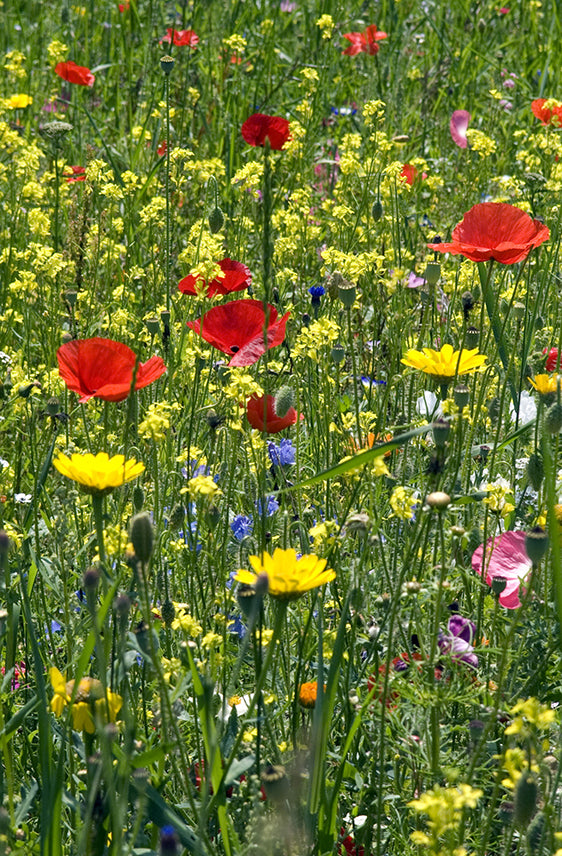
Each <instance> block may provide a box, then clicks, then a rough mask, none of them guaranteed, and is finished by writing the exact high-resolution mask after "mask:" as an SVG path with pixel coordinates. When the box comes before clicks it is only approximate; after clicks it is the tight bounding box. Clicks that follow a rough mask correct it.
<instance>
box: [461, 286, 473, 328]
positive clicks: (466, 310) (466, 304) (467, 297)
mask: <svg viewBox="0 0 562 856" xmlns="http://www.w3.org/2000/svg"><path fill="white" fill-rule="evenodd" d="M461 303H462V311H463V315H464V320H465V321H468V317H469V315H470V313H471V312H472V310H473V309H474V295H473V294H472V292H471V291H465V292H464V293H463V295H462V296H461Z"/></svg>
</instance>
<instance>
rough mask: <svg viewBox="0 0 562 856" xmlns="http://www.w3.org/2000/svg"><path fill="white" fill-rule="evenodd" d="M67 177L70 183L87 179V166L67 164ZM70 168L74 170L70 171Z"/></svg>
mask: <svg viewBox="0 0 562 856" xmlns="http://www.w3.org/2000/svg"><path fill="white" fill-rule="evenodd" d="M65 169H66V172H65V178H66V180H67V182H68V184H72V182H73V181H86V168H85V167H83V166H67V167H65ZM68 170H72V172H68Z"/></svg>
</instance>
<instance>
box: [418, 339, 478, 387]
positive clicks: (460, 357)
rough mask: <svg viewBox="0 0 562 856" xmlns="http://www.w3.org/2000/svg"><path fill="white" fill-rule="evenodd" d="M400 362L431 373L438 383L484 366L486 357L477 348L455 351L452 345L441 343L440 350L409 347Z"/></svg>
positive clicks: (470, 372)
mask: <svg viewBox="0 0 562 856" xmlns="http://www.w3.org/2000/svg"><path fill="white" fill-rule="evenodd" d="M402 362H403V363H404V365H405V366H411V368H414V369H420V371H422V372H425V374H429V375H432V376H433V377H434V378H435V380H437V381H438V382H439V383H447V382H448V381H450V380H452V379H453V378H454V377H456V376H457V375H464V374H472V373H473V372H477V371H480V370H481V369H483V367H484V363H485V362H486V357H485V355H484V354H479V353H478V348H474V349H473V350H462V351H455V350H454V349H453V346H452V345H443V347H442V348H441V350H440V351H435V350H433V348H423V350H421V351H416V350H413V349H412V348H411V349H410V350H409V351H407V352H406V356H405V357H404V358H403V359H402Z"/></svg>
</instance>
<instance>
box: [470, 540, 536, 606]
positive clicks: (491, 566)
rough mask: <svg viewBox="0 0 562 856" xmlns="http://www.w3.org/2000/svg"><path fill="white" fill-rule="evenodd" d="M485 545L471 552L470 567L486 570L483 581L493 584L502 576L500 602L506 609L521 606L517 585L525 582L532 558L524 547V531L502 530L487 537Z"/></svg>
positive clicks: (481, 572) (477, 570) (479, 572)
mask: <svg viewBox="0 0 562 856" xmlns="http://www.w3.org/2000/svg"><path fill="white" fill-rule="evenodd" d="M485 555H486V557H485V558H484V545H483V544H480V546H479V547H478V548H477V549H476V550H475V551H474V553H473V554H472V568H473V570H474V571H476V573H477V574H480V576H484V573H485V574H486V582H487V583H488V585H489V586H491V585H492V583H493V581H494V580H495V579H503V580H505V588H504V590H503V591H502V592H501V594H500V603H501V605H502V606H505V608H506V609H517V607H518V606H521V601H520V600H519V587H520V585H521V583H525V582H526V581H527V578H528V576H529V573H530V571H531V567H532V562H531V560H530V559H529V557H528V555H527V553H526V551H525V533H524V532H503V533H502V534H501V535H499V536H498V537H496V538H488V541H487V542H486V554H485Z"/></svg>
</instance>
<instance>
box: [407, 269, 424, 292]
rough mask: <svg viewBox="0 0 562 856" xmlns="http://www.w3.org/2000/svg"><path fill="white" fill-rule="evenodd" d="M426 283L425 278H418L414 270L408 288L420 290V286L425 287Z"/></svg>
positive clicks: (409, 277) (410, 274)
mask: <svg viewBox="0 0 562 856" xmlns="http://www.w3.org/2000/svg"><path fill="white" fill-rule="evenodd" d="M424 282H425V279H424V278H423V276H418V275H417V273H414V271H413V270H411V271H410V273H409V274H408V288H419V286H420V285H423V284H424Z"/></svg>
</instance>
